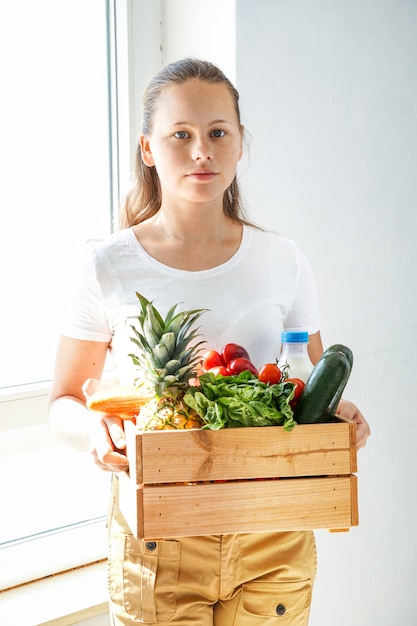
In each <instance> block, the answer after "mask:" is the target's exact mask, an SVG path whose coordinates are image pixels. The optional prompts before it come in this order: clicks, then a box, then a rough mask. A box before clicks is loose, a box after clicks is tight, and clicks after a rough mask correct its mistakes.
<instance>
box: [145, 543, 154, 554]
mask: <svg viewBox="0 0 417 626" xmlns="http://www.w3.org/2000/svg"><path fill="white" fill-rule="evenodd" d="M145 546H146V549H147V550H149V551H150V552H153V551H154V550H156V541H147V542H146V543H145Z"/></svg>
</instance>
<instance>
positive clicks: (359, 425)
mask: <svg viewBox="0 0 417 626" xmlns="http://www.w3.org/2000/svg"><path fill="white" fill-rule="evenodd" d="M336 413H337V414H339V415H340V416H341V417H344V418H346V419H347V420H350V421H352V422H355V423H356V447H357V448H358V450H359V449H360V448H363V447H364V446H365V445H366V440H367V439H368V437H369V435H370V434H371V429H370V427H369V424H368V422H367V421H366V419H365V418H364V416H363V415H362V413H361V412H360V411H359V409H358V407H357V406H356V405H355V404H353V402H349V400H341V401H340V404H339V406H338V408H337V411H336Z"/></svg>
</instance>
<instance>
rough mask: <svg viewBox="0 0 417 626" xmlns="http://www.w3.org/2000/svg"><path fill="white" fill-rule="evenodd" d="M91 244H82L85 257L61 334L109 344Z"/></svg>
mask: <svg viewBox="0 0 417 626" xmlns="http://www.w3.org/2000/svg"><path fill="white" fill-rule="evenodd" d="M94 260H95V249H94V244H93V243H88V244H86V250H85V257H84V259H83V262H82V263H81V264H80V265H81V270H80V273H79V276H78V279H77V280H76V281H74V282H76V285H75V287H74V288H73V290H72V293H71V294H69V299H68V302H67V306H66V309H67V313H66V314H65V319H64V323H63V326H62V329H61V330H62V333H63V334H64V335H66V336H67V337H72V338H74V339H83V340H86V341H102V342H110V340H111V337H112V333H111V330H110V325H109V319H108V314H107V311H106V306H105V299H104V297H103V293H102V290H101V287H100V284H99V281H98V279H97V272H96V268H95V262H94Z"/></svg>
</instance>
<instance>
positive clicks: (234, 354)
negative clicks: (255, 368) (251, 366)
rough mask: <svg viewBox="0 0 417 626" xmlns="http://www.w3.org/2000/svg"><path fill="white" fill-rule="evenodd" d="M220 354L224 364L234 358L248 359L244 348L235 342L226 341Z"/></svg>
mask: <svg viewBox="0 0 417 626" xmlns="http://www.w3.org/2000/svg"><path fill="white" fill-rule="evenodd" d="M222 356H223V359H224V362H225V364H226V365H228V364H229V363H230V361H233V360H234V359H239V358H241V357H242V358H243V359H248V360H249V354H248V353H247V351H246V350H245V348H243V347H242V346H239V345H238V344H237V343H227V344H226V345H225V346H223V348H222Z"/></svg>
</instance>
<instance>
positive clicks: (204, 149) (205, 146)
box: [193, 137, 213, 161]
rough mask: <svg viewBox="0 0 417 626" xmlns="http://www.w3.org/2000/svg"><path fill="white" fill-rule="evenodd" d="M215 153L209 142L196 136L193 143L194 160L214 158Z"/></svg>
mask: <svg viewBox="0 0 417 626" xmlns="http://www.w3.org/2000/svg"><path fill="white" fill-rule="evenodd" d="M212 158H213V153H212V150H211V148H210V144H209V142H208V141H207V140H206V139H204V138H202V137H200V138H196V140H195V143H194V145H193V160H194V161H205V160H207V159H209V160H210V159H212Z"/></svg>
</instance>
